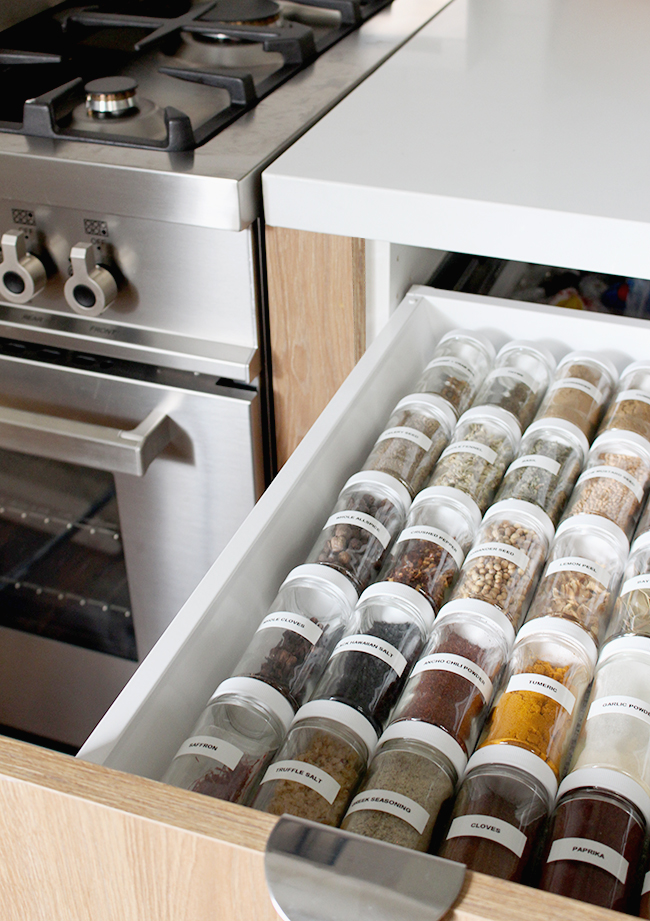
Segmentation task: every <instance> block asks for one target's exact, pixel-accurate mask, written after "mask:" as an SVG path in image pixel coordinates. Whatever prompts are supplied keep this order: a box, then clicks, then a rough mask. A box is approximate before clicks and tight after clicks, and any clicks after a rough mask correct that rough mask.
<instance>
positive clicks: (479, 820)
mask: <svg viewBox="0 0 650 921" xmlns="http://www.w3.org/2000/svg"><path fill="white" fill-rule="evenodd" d="M461 837H462V838H465V837H471V838H488V839H489V840H490V841H496V842H497V844H502V845H503V846H504V847H507V848H508V850H509V851H512V853H513V854H516V855H517V857H521V855H522V854H523V853H524V848H525V847H526V841H527V838H526V835H525V834H524V833H523V832H522V831H519V829H518V828H515V827H514V825H510V824H509V823H508V822H503V821H502V820H501V819H495V818H494V817H493V816H491V815H460V816H458V818H457V819H454V821H453V822H452V823H451V827H450V829H449V833H448V834H447V839H449V838H461Z"/></svg>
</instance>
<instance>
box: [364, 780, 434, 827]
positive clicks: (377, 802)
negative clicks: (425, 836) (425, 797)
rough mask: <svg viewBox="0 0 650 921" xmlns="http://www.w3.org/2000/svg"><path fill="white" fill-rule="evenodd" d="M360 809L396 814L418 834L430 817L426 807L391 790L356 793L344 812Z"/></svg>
mask: <svg viewBox="0 0 650 921" xmlns="http://www.w3.org/2000/svg"><path fill="white" fill-rule="evenodd" d="M362 809H373V810H375V811H376V812H386V813H388V815H396V816H397V817H398V818H399V819H404V821H405V822H408V824H409V825H411V826H412V827H413V828H414V829H415V830H416V832H417V833H418V834H419V835H421V834H422V832H423V831H424V829H425V828H426V827H427V822H428V821H429V818H430V816H429V813H428V812H427V811H426V809H423V808H422V806H420V804H419V803H416V802H415V800H412V799H410V798H409V797H408V796H403V795H402V794H401V793H394V792H393V791H392V790H365V791H364V792H363V793H358V794H357V795H356V796H355V797H354V799H353V800H352V802H351V803H350V808H349V809H348V811H347V813H346V814H347V815H350V813H351V812H360V811H361V810H362Z"/></svg>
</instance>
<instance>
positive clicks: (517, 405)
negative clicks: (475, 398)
mask: <svg viewBox="0 0 650 921" xmlns="http://www.w3.org/2000/svg"><path fill="white" fill-rule="evenodd" d="M481 403H486V404H488V405H490V406H499V407H500V408H501V409H505V410H506V411H507V412H509V413H512V415H513V416H514V417H515V419H517V420H518V421H519V423H520V425H521V428H522V430H523V429H525V428H527V427H528V426H529V425H530V423H531V422H532V421H533V416H534V415H535V410H536V409H537V394H536V392H535V389H534V388H533V387H532V386H531V385H530V384H529V383H528V382H527V381H525V380H522V379H521V378H520V376H519V375H518V373H517V372H516V371H515V369H513V368H500V369H495V370H494V371H492V372H491V374H490V375H489V377H488V379H487V380H486V382H485V387H484V389H483V391H482V392H481Z"/></svg>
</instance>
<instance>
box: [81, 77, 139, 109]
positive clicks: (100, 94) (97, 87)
mask: <svg viewBox="0 0 650 921" xmlns="http://www.w3.org/2000/svg"><path fill="white" fill-rule="evenodd" d="M137 88H138V84H137V83H136V81H135V80H133V79H132V78H131V77H100V78H99V79H98V80H91V81H90V83H86V86H85V90H86V110H87V112H88V115H89V116H90V117H91V118H122V117H123V116H125V115H135V114H136V113H137V111H138V106H137V104H136V97H135V92H136V90H137Z"/></svg>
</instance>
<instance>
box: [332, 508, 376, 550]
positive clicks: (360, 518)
mask: <svg viewBox="0 0 650 921" xmlns="http://www.w3.org/2000/svg"><path fill="white" fill-rule="evenodd" d="M337 524H352V525H356V527H357V528H362V529H363V530H364V531H368V532H369V533H370V534H372V536H373V537H376V538H377V540H378V541H379V543H380V544H381V545H382V547H383V548H384V550H385V549H386V547H387V546H388V545H389V544H390V539H391V536H390V531H389V530H388V529H387V528H385V527H384V526H383V524H382V523H381V522H380V521H377V519H376V518H373V517H372V516H371V515H366V513H365V512H354V511H349V512H335V513H334V514H333V515H331V516H330V517H329V518H328V519H327V521H326V522H325V528H324V530H327V528H333V527H335V526H336V525H337Z"/></svg>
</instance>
